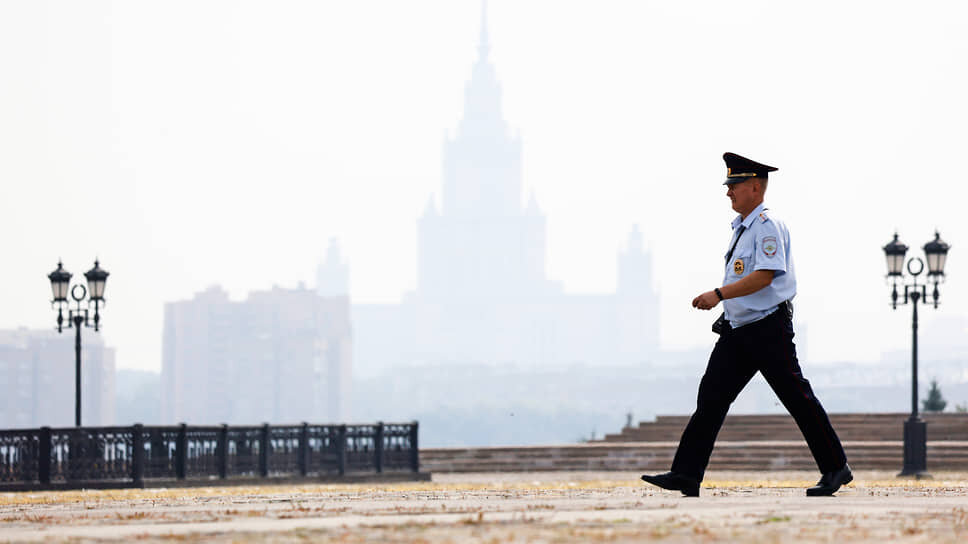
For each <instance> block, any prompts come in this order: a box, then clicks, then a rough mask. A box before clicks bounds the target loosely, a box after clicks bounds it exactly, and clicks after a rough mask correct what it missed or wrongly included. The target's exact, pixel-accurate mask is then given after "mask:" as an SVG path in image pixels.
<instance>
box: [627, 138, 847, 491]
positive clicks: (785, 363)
mask: <svg viewBox="0 0 968 544" xmlns="http://www.w3.org/2000/svg"><path fill="white" fill-rule="evenodd" d="M723 160H724V161H726V176H727V177H726V182H725V183H724V185H726V186H727V191H726V196H727V197H729V199H730V201H731V202H732V207H733V210H734V211H736V212H737V213H739V216H737V217H736V219H734V220H733V224H732V226H733V237H732V240H731V241H730V248H729V251H728V252H727V253H726V255H725V257H726V262H725V267H726V270H725V278H724V280H723V285H722V287H717V288H715V289H713V290H712V291H706V292H705V293H702V294H701V295H699V296H697V297H696V298H695V299H693V301H692V306H693V307H694V308H698V309H700V310H711V309H712V308H714V307H715V306H716V305H717V304H719V303H720V302H722V303H723V308H724V313H723V315H722V316H720V318H719V319H718V320H717V321H716V323H715V324H714V325H713V330H714V331H716V332H718V333H719V335H720V336H719V340H718V341H717V342H716V345H715V347H714V348H713V351H712V354H710V356H709V363H708V365H707V366H706V373H705V374H704V375H703V377H702V381H701V382H700V383H699V395H698V400H697V402H696V411H695V413H693V415H692V418H690V420H689V423H688V424H687V425H686V428H685V430H684V431H683V433H682V438H681V439H680V440H679V449H678V450H677V451H676V456H675V459H674V460H673V461H672V471H671V472H666V473H664V474H657V475H648V474H646V475H643V476H642V479H643V480H645V481H646V482H649V483H650V484H653V485H656V486H659V487H661V488H663V489H670V490H677V491H681V492H682V493H683V494H684V495H686V496H689V497H698V496H699V484H700V483H701V482H702V479H703V475H704V474H705V472H706V465H708V464H709V456H710V454H712V451H713V445H714V443H715V441H716V435H717V434H718V433H719V428H720V427H721V426H722V425H723V420H724V419H725V418H726V412H727V411H728V410H729V405H730V404H732V402H733V401H734V400H735V399H736V396H737V395H739V393H740V391H742V390H743V388H744V387H745V386H746V384H747V383H749V381H750V380H751V379H752V378H753V376H754V375H755V374H756V373H757V372H761V373H762V374H763V377H764V378H766V381H767V383H769V384H770V387H771V388H772V389H773V391H774V392H775V393H776V395H777V397H779V399H780V401H781V402H782V403H783V406H785V407H786V409H787V411H789V412H790V415H792V416H793V419H794V420H796V423H797V426H799V427H800V432H802V433H803V437H804V438H805V439H806V441H807V445H808V446H809V447H810V452H811V453H812V454H813V458H814V460H815V461H816V462H817V466H818V467H819V468H820V473H821V474H822V477H821V478H820V481H819V482H817V485H815V486H813V487H811V488H809V489H807V495H808V496H822V495H832V494H834V493H835V492H836V491H837V490H838V489H839V488H840V486H842V485H845V484H847V483H849V482H850V481H851V480H852V479H853V476H852V474H851V472H850V467H849V466H847V457H846V455H845V454H844V449H843V447H842V446H841V444H840V439H839V438H837V433H836V432H834V429H833V427H832V426H831V425H830V420H829V419H828V418H827V413H826V412H825V411H824V409H823V406H821V404H820V401H819V400H817V397H816V396H814V394H813V390H812V389H811V388H810V382H808V381H807V380H806V378H804V377H803V374H802V372H801V371H800V365H799V363H798V362H797V354H796V347H795V346H794V344H793V321H792V320H793V305H792V303H791V300H792V299H793V297H794V295H796V292H797V280H796V275H795V273H794V269H793V256H792V254H791V250H790V233H789V232H788V231H787V228H786V225H784V224H783V223H782V222H780V221H778V220H777V219H776V218H775V217H773V216H772V214H769V213H768V212H767V208H765V207H764V206H763V195H764V194H765V193H766V187H767V180H768V174H769V173H770V172H775V171H776V170H777V169H776V168H774V167H772V166H767V165H765V164H760V163H758V162H756V161H752V160H750V159H747V158H745V157H741V156H739V155H736V154H734V153H726V154H724V155H723Z"/></svg>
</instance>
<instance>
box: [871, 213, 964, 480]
mask: <svg viewBox="0 0 968 544" xmlns="http://www.w3.org/2000/svg"><path fill="white" fill-rule="evenodd" d="M922 249H923V250H924V254H925V256H926V257H927V259H928V277H927V281H929V282H931V283H932V287H933V289H932V292H931V298H932V300H931V302H932V303H933V304H934V307H935V308H937V307H938V299H939V298H940V295H939V293H938V284H939V283H941V282H943V281H944V278H945V275H944V263H945V259H946V258H947V256H948V250H949V249H951V246H949V245H948V244H946V243H945V242H943V241H942V240H941V235H939V234H938V233H937V232H935V233H934V240H931V241H929V242H928V243H926V244H924V247H923V248H922ZM907 250H908V247H907V246H906V245H904V244H903V243H901V242H900V241H899V240H898V239H897V234H896V233H895V234H894V239H893V240H891V241H890V242H888V244H887V245H885V246H884V256H885V257H886V258H887V277H888V278H890V280H891V283H892V289H891V307H892V308H893V309H895V310H896V309H897V305H898V304H899V303H900V304H908V303H910V304H911V307H912V309H913V312H912V319H911V417H910V418H908V420H907V421H905V422H904V467H903V468H902V469H901V472H900V473H899V474H898V476H914V477H915V478H919V479H920V478H930V477H931V475H930V474H928V472H927V453H928V433H927V423H925V422H924V421H922V420H921V419H920V418H919V417H918V302H923V303H925V304H927V303H928V291H927V285H926V284H925V283H921V284H919V283H918V276H920V275H921V273H922V272H924V261H923V260H921V258H920V257H912V258H910V259H908V261H907V265H906V266H905V263H904V256H905V254H906V253H907ZM904 268H907V272H908V274H910V276H911V283H906V282H905V281H904V271H903V270H904ZM898 281H900V282H901V283H902V285H903V287H904V297H903V299H901V300H900V301H899V300H898V299H899V298H900V297H899V295H898V291H897V284H898Z"/></svg>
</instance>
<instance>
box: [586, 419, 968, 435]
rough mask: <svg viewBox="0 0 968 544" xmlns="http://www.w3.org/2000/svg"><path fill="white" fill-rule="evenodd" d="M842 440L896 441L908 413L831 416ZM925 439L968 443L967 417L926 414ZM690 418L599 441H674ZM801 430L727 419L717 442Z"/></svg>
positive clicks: (775, 422) (784, 422)
mask: <svg viewBox="0 0 968 544" xmlns="http://www.w3.org/2000/svg"><path fill="white" fill-rule="evenodd" d="M829 417H830V421H831V423H832V424H833V426H834V429H836V430H837V434H838V435H839V436H840V438H841V440H843V441H861V440H868V441H869V440H875V441H877V440H898V439H900V438H901V436H902V430H903V428H904V421H905V420H906V419H907V418H908V414H830V416H829ZM922 419H923V420H924V421H926V422H927V424H928V439H929V440H934V441H942V440H953V441H968V414H958V413H952V414H925V415H923V416H922ZM688 421H689V416H658V417H656V420H655V421H650V422H642V423H640V424H639V426H638V427H629V428H626V429H623V430H622V432H621V433H618V434H609V435H606V436H605V438H604V439H603V440H602V442H654V441H675V440H678V439H679V437H680V436H681V434H682V429H683V428H684V427H685V426H686V423H687V422H688ZM801 438H802V437H801V434H800V430H799V429H798V428H797V426H796V424H795V423H794V421H793V419H792V418H791V417H790V416H789V415H786V414H770V415H735V416H727V417H726V422H725V423H724V424H723V428H722V429H721V430H720V433H719V436H718V439H719V440H722V441H755V440H799V439H801Z"/></svg>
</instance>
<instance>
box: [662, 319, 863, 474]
mask: <svg viewBox="0 0 968 544" xmlns="http://www.w3.org/2000/svg"><path fill="white" fill-rule="evenodd" d="M724 329H725V330H723V332H722V334H721V335H720V337H719V341H717V342H716V346H715V347H714V348H713V352H712V354H711V355H710V356H709V364H708V365H707V366H706V373H705V374H704V375H703V377H702V381H701V382H700V383H699V398H698V400H697V402H696V411H695V413H693V414H692V418H690V419H689V424H688V425H686V429H685V430H684V431H683V433H682V438H681V439H680V441H679V449H678V450H677V451H676V456H675V459H674V460H673V462H672V470H673V472H678V473H680V474H685V475H687V476H691V477H693V478H696V479H697V480H699V481H702V479H703V475H704V474H705V472H706V465H708V464H709V456H710V455H711V454H712V452H713V445H714V443H715V442H716V435H717V434H719V428H720V427H722V425H723V420H724V419H725V418H726V412H727V411H728V410H729V405H730V404H732V403H733V401H734V400H736V396H737V395H739V393H740V391H742V390H743V388H744V387H746V384H747V383H749V381H750V380H751V379H752V378H753V376H754V375H755V374H756V373H757V372H761V373H762V374H763V377H764V378H766V382H767V383H768V384H770V387H771V388H773V392H774V393H776V396H777V397H779V399H780V402H782V403H783V406H785V407H786V409H787V411H789V412H790V415H792V416H793V419H794V420H795V421H796V423H797V426H799V427H800V432H802V433H803V437H804V438H805V439H806V441H807V445H808V446H809V447H810V452H811V453H812V454H813V458H814V460H816V462H817V467H819V468H820V472H822V473H826V472H831V471H834V470H839V469H840V468H841V467H843V466H844V464H845V463H846V462H847V456H846V455H845V454H844V448H843V446H841V444H840V439H839V438H837V433H836V432H835V431H834V429H833V427H832V426H831V425H830V419H828V418H827V413H826V412H825V411H824V409H823V406H821V405H820V401H819V400H817V397H816V396H814V394H813V390H812V389H811V388H810V382H808V381H807V379H806V378H804V377H803V373H802V372H801V371H800V364H799V363H798V362H797V352H796V346H794V344H793V324H792V323H791V321H790V318H789V317H788V316H787V314H786V312H785V311H783V309H780V310H778V311H775V312H773V313H772V314H770V315H769V316H767V317H765V318H763V319H761V320H759V321H756V322H754V323H750V324H749V325H745V326H743V327H740V328H738V329H733V328H731V327H729V325H728V323H727V325H726V327H724Z"/></svg>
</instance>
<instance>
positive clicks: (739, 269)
mask: <svg viewBox="0 0 968 544" xmlns="http://www.w3.org/2000/svg"><path fill="white" fill-rule="evenodd" d="M743 270H746V266H745V265H744V264H743V259H736V261H735V262H734V263H733V274H736V275H737V276H741V275H742V274H743Z"/></svg>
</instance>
